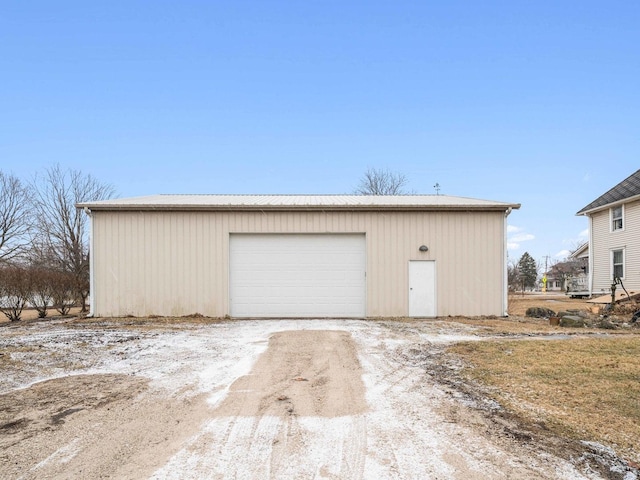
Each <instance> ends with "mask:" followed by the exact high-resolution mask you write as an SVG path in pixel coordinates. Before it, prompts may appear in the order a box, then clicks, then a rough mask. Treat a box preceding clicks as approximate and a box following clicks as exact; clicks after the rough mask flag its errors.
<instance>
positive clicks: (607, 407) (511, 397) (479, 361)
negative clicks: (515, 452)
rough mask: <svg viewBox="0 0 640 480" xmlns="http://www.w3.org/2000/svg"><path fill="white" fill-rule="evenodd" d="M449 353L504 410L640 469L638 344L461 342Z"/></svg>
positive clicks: (627, 339) (630, 340) (633, 340)
mask: <svg viewBox="0 0 640 480" xmlns="http://www.w3.org/2000/svg"><path fill="white" fill-rule="evenodd" d="M449 351H450V352H453V353H456V354H458V355H460V356H462V357H463V358H464V360H465V363H466V364H467V365H469V367H467V368H465V369H464V370H463V373H462V374H463V375H464V376H466V377H469V378H471V379H473V380H475V381H478V382H480V383H481V384H483V385H486V386H488V387H489V388H490V390H491V392H492V395H493V396H494V397H495V398H496V400H498V401H499V402H500V403H501V404H502V405H503V406H505V408H507V409H508V410H510V411H512V412H514V413H516V414H518V415H519V416H521V417H524V418H525V419H528V420H529V421H531V422H537V423H539V422H543V423H544V424H545V426H546V427H547V428H549V429H551V430H552V431H554V432H555V433H558V434H561V435H567V436H569V437H571V438H575V439H580V440H592V441H598V442H601V443H603V444H606V445H610V446H612V447H613V448H614V449H616V450H617V451H618V452H619V453H622V454H623V455H626V456H627V457H628V458H630V459H632V460H634V461H635V462H640V446H639V445H638V440H639V439H640V336H624V337H615V338H575V339H572V340H567V341H557V340H554V341H543V340H530V341H522V340H520V341H518V340H511V341H492V342H465V343H460V344H457V345H454V346H452V347H451V348H450V349H449Z"/></svg>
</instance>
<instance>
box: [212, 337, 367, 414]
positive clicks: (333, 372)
mask: <svg viewBox="0 0 640 480" xmlns="http://www.w3.org/2000/svg"><path fill="white" fill-rule="evenodd" d="M364 393H365V388H364V384H363V383H362V369H361V367H360V362H359V361H358V357H357V352H356V346H355V344H354V342H353V339H352V338H351V335H350V334H349V333H347V332H339V331H314V330H304V331H289V332H281V333H276V334H274V335H272V336H271V337H270V339H269V348H268V349H267V351H266V352H264V353H263V354H262V355H261V356H260V358H259V359H258V361H257V362H256V364H255V365H254V367H253V368H252V370H251V373H250V374H249V375H246V376H243V377H240V378H239V379H238V380H236V381H235V382H233V384H232V385H231V387H230V388H229V393H228V395H227V397H226V398H225V400H224V401H223V402H222V404H221V405H220V407H219V408H218V409H217V410H216V412H215V413H216V415H220V416H229V415H236V416H238V415H243V416H250V415H252V416H261V415H280V416H282V415H302V416H320V417H329V418H331V417H339V416H344V415H358V414H361V413H364V412H365V411H366V410H367V403H366V401H365V398H364Z"/></svg>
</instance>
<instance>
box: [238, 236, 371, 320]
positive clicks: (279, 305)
mask: <svg viewBox="0 0 640 480" xmlns="http://www.w3.org/2000/svg"><path fill="white" fill-rule="evenodd" d="M229 244H230V245H229V259H230V269H229V272H230V283H229V288H230V310H231V316H233V317H364V316H365V292H366V278H365V265H366V255H365V245H366V242H365V236H364V235H350V234H349V235H315V234H314V235H288V234H286V235H284V234H283V235H258V234H256V235H254V234H251V235H248V234H247V235H245V234H232V235H231V238H230V239H229Z"/></svg>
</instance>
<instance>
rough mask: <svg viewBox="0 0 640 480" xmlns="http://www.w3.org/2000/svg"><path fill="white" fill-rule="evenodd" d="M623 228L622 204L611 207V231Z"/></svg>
mask: <svg viewBox="0 0 640 480" xmlns="http://www.w3.org/2000/svg"><path fill="white" fill-rule="evenodd" d="M615 230H622V205H620V206H619V207H614V208H612V209H611V231H615Z"/></svg>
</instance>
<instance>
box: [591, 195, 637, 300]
mask: <svg viewBox="0 0 640 480" xmlns="http://www.w3.org/2000/svg"><path fill="white" fill-rule="evenodd" d="M591 219H592V223H591V228H592V240H591V245H590V247H589V248H590V255H591V257H592V262H593V267H592V272H593V280H592V282H593V283H592V293H593V294H594V295H599V294H603V293H608V292H610V291H611V283H612V273H611V251H612V250H617V249H624V251H625V265H624V269H625V272H624V278H623V280H622V281H623V283H624V286H625V288H626V289H627V290H629V291H640V200H638V201H634V202H629V203H626V204H625V205H624V224H623V225H624V228H623V230H617V231H611V217H610V213H609V209H608V208H607V209H604V210H601V211H599V212H594V213H592V214H591Z"/></svg>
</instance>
